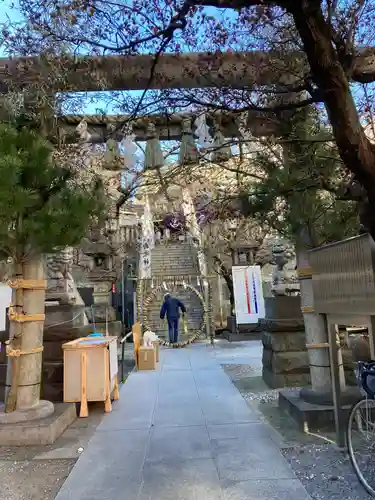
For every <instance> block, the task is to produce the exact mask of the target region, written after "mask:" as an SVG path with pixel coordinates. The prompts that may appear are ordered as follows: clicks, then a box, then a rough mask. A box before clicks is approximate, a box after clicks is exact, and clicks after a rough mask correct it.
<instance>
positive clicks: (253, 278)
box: [232, 266, 265, 325]
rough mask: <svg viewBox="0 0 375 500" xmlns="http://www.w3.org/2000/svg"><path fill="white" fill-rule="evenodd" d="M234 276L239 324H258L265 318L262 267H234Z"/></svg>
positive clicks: (237, 320)
mask: <svg viewBox="0 0 375 500" xmlns="http://www.w3.org/2000/svg"><path fill="white" fill-rule="evenodd" d="M232 276H233V289H234V301H235V312H236V322H237V324H238V325H241V324H242V325H246V324H254V323H258V320H259V319H264V318H265V304H264V297H263V287H262V275H261V270H260V266H233V267H232Z"/></svg>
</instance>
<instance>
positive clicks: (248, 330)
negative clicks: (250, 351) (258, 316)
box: [223, 315, 262, 342]
mask: <svg viewBox="0 0 375 500" xmlns="http://www.w3.org/2000/svg"><path fill="white" fill-rule="evenodd" d="M261 336H262V334H261V331H260V330H259V327H258V323H255V324H248V325H237V322H236V316H234V315H233V316H228V318H227V330H226V331H224V332H223V337H225V338H226V339H227V340H229V341H230V342H236V341H237V342H238V341H240V340H257V339H260V338H261Z"/></svg>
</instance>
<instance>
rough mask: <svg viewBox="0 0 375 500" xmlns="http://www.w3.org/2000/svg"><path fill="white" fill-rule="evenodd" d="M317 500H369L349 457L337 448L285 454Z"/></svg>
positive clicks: (296, 449)
mask: <svg viewBox="0 0 375 500" xmlns="http://www.w3.org/2000/svg"><path fill="white" fill-rule="evenodd" d="M282 452H283V454H284V456H285V458H286V459H287V460H288V462H289V463H290V465H291V466H292V468H293V470H294V472H295V474H296V476H297V477H298V479H300V481H301V482H302V484H303V485H304V486H305V488H306V490H307V491H308V492H309V494H310V495H311V498H313V499H314V500H315V499H316V500H328V499H330V500H338V499H342V500H343V499H345V500H368V499H369V498H371V497H370V496H369V495H368V494H367V493H366V491H365V490H364V488H363V487H362V486H361V484H360V483H359V481H358V479H357V476H356V475H355V473H354V471H353V468H352V466H351V464H350V461H349V458H348V457H347V455H346V453H340V452H339V451H338V450H337V448H335V447H334V446H333V445H329V444H327V445H305V446H299V447H298V446H294V447H293V448H289V449H284V450H282Z"/></svg>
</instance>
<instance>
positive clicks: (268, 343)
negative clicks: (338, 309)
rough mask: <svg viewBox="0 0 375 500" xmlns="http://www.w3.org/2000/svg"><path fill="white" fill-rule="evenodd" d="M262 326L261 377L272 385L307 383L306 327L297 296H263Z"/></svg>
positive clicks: (308, 379)
mask: <svg viewBox="0 0 375 500" xmlns="http://www.w3.org/2000/svg"><path fill="white" fill-rule="evenodd" d="M265 309H266V319H264V320H260V322H259V327H260V328H261V329H262V330H263V334H262V343H263V358H262V361H263V380H264V381H265V383H266V384H267V385H268V386H269V387H272V388H273V389H276V388H279V387H295V386H305V385H308V384H309V383H310V370H309V362H308V357H307V351H306V340H305V329H304V324H303V318H302V314H301V300H300V297H289V296H282V295H280V296H276V297H266V298H265Z"/></svg>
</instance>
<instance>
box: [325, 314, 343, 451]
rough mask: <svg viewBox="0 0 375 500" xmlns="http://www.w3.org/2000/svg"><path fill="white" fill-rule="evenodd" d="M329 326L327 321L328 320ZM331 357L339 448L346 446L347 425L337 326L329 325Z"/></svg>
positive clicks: (334, 409)
mask: <svg viewBox="0 0 375 500" xmlns="http://www.w3.org/2000/svg"><path fill="white" fill-rule="evenodd" d="M326 325H327V320H326ZM328 340H329V357H330V365H331V379H332V396H333V411H334V415H335V429H336V442H337V446H338V447H339V448H344V446H345V423H344V421H343V415H342V411H341V383H340V363H339V345H338V341H339V339H338V328H337V325H331V324H328Z"/></svg>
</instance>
